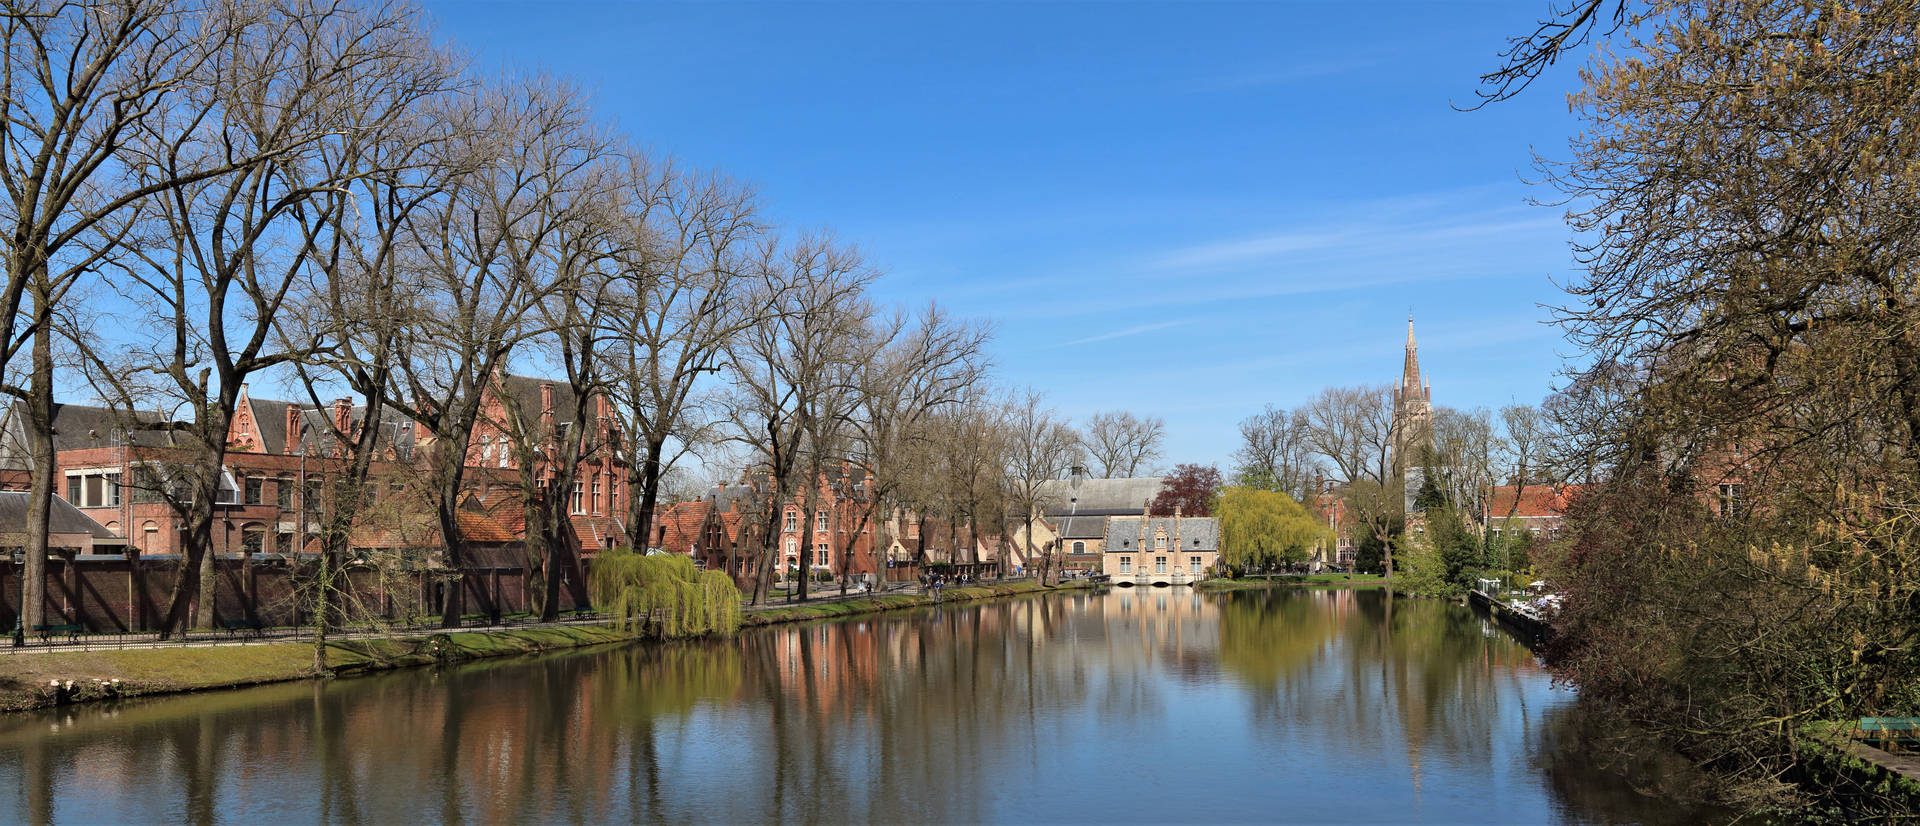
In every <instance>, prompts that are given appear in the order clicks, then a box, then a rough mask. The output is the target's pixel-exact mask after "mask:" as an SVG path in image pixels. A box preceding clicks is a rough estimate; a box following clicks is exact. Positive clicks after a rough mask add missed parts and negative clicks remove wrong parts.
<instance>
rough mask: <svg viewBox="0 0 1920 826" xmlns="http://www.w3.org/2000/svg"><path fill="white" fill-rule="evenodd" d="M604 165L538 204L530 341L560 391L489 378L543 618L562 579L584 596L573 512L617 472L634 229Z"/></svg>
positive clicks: (556, 610) (551, 613)
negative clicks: (621, 342)
mask: <svg viewBox="0 0 1920 826" xmlns="http://www.w3.org/2000/svg"><path fill="white" fill-rule="evenodd" d="M588 140H590V141H591V140H592V139H591V138H589V139H588ZM608 172H609V170H606V169H604V168H597V167H586V168H582V169H580V170H579V171H578V172H577V173H575V175H574V177H575V178H576V180H575V181H574V182H572V183H570V184H568V185H567V187H566V191H565V194H564V196H563V197H560V198H555V199H552V200H549V201H547V202H546V203H545V204H544V206H543V208H545V209H551V210H553V214H552V215H551V216H550V217H548V218H545V219H542V220H545V221H551V222H552V223H553V225H554V227H555V230H554V232H553V233H552V234H551V235H549V236H548V239H547V241H546V243H541V244H537V245H534V246H533V248H532V256H531V264H532V266H533V267H535V268H537V269H538V270H540V271H541V274H540V275H538V276H535V280H536V281H537V282H539V283H542V284H546V285H547V289H546V290H545V291H544V295H542V296H541V298H540V300H539V301H537V302H536V303H535V305H534V306H535V309H536V311H537V313H538V319H539V320H538V324H539V332H538V333H536V334H534V335H533V336H531V337H530V339H529V343H530V344H532V345H533V350H534V351H535V352H536V353H537V354H539V355H541V356H544V359H543V361H545V362H546V363H549V364H551V365H554V366H556V367H558V368H559V372H560V374H561V376H560V378H561V380H562V385H563V387H564V388H565V392H564V393H559V394H551V393H547V392H534V390H533V387H532V386H531V385H532V384H533V383H532V382H524V381H518V380H515V379H513V378H511V377H508V376H505V375H498V376H496V377H495V378H494V382H493V393H494V396H495V397H496V398H497V399H499V401H500V405H499V414H500V416H501V418H502V419H504V421H498V422H493V423H492V424H494V425H495V429H496V430H498V431H501V432H504V434H505V436H506V442H505V444H506V446H507V448H508V450H509V452H510V453H511V454H512V457H513V464H514V465H515V466H516V469H517V470H518V473H517V474H515V477H514V478H515V479H516V480H517V481H518V483H519V488H520V498H521V500H522V503H523V506H524V509H525V513H526V524H527V527H528V531H527V536H526V555H527V566H528V571H529V573H530V574H531V575H532V580H533V582H534V583H535V584H536V585H538V586H539V588H540V594H539V597H538V599H537V605H538V609H539V613H540V619H541V621H542V622H552V621H553V620H555V619H557V618H559V614H560V583H561V580H562V579H566V580H567V581H568V582H570V583H572V584H573V586H574V587H573V594H572V596H573V597H574V600H575V602H576V604H577V603H580V602H584V601H585V599H586V581H585V579H586V578H585V571H584V570H582V569H581V567H580V564H579V562H580V556H581V547H580V537H579V533H578V531H577V530H576V529H575V527H574V523H573V518H572V516H573V514H576V513H580V514H584V513H588V512H590V510H591V509H592V508H593V507H597V506H598V504H599V503H600V502H601V501H603V500H602V498H601V487H602V484H601V483H602V480H604V481H605V483H606V485H605V486H606V488H607V489H608V490H609V491H611V489H612V487H613V482H614V477H615V474H614V473H612V472H611V471H612V465H613V463H614V460H615V456H614V451H613V445H612V436H613V431H614V426H613V419H612V412H613V410H612V408H611V406H610V405H609V404H608V401H609V399H608V394H607V388H608V386H609V384H610V377H609V376H608V374H607V373H608V371H607V368H606V366H605V362H606V361H607V352H606V351H607V350H609V349H611V342H612V341H613V340H615V333H614V332H613V330H611V329H610V327H611V326H612V325H610V324H609V319H610V317H611V316H612V315H613V314H614V312H615V309H614V308H615V307H616V306H618V304H617V302H616V301H615V300H614V299H613V298H612V292H611V291H610V289H609V288H610V287H611V285H612V282H613V280H614V276H613V275H612V273H613V272H615V271H616V270H617V269H618V264H617V262H618V261H619V260H620V259H621V257H622V256H623V254H624V253H625V251H626V247H625V245H626V244H627V243H628V241H629V239H630V236H629V234H628V233H626V232H625V223H626V222H625V216H624V214H623V210H622V209H621V208H620V206H619V204H618V199H619V195H620V188H619V187H618V186H616V182H615V181H614V180H613V179H612V177H611V176H610V175H609V174H607V173H608ZM549 396H553V397H554V398H552V399H551V403H550V401H549V398H548V397H549ZM583 475H584V476H587V477H590V478H583ZM569 574H570V575H569Z"/></svg>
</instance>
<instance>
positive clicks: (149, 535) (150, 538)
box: [140, 519, 160, 551]
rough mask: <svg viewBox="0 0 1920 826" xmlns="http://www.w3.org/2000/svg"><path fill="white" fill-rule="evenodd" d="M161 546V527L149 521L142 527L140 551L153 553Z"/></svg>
mask: <svg viewBox="0 0 1920 826" xmlns="http://www.w3.org/2000/svg"><path fill="white" fill-rule="evenodd" d="M159 545H160V526H159V525H156V524H154V523H153V520H151V519H149V520H147V522H146V523H145V524H143V525H141V526H140V550H143V551H151V550H153V549H155V548H157V547H159Z"/></svg>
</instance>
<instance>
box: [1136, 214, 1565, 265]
mask: <svg viewBox="0 0 1920 826" xmlns="http://www.w3.org/2000/svg"><path fill="white" fill-rule="evenodd" d="M1560 226H1561V222H1560V219H1559V218H1557V217H1552V216H1546V215H1538V214H1536V215H1533V216H1530V217H1525V218H1516V217H1514V216H1513V215H1511V214H1507V211H1506V210H1500V211H1496V212H1493V213H1483V214H1480V215H1474V216H1467V217H1466V218H1465V219H1464V220H1453V221H1415V222H1395V221H1391V220H1377V219H1376V220H1367V221H1355V222H1349V223H1343V224H1336V225H1330V226H1322V227H1314V228H1309V229H1303V230H1286V231H1282V232H1277V233H1272V234H1268V235H1257V236H1252V237H1246V238H1233V239H1227V240H1222V241H1210V242H1207V243H1203V244H1194V245H1191V246H1186V247H1181V248H1179V249H1175V250H1173V251H1171V252H1168V253H1165V254H1163V255H1161V256H1159V257H1158V258H1156V259H1154V261H1153V265H1154V266H1155V267H1158V268H1160V269H1166V270H1195V269H1214V268H1226V267H1241V266H1251V265H1261V264H1271V263H1280V262H1283V261H1284V260H1285V259H1288V258H1291V257H1296V256H1299V255H1300V254H1302V253H1311V252H1321V251H1327V250H1345V251H1349V252H1352V253H1355V254H1370V253H1379V252H1389V251H1396V250H1406V249H1409V248H1410V247H1412V246H1414V245H1418V244H1423V243H1427V242H1435V241H1445V240H1449V239H1459V238H1476V237H1481V236H1487V235H1500V234H1503V233H1511V232H1532V231H1535V230H1542V229H1553V228H1558V227H1560Z"/></svg>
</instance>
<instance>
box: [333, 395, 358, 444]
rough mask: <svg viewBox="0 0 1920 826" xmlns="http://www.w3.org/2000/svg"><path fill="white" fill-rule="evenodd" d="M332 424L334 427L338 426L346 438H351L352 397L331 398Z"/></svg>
mask: <svg viewBox="0 0 1920 826" xmlns="http://www.w3.org/2000/svg"><path fill="white" fill-rule="evenodd" d="M333 426H334V427H335V428H338V429H339V430H340V432H341V433H342V434H345V435H346V437H347V438H349V439H351V438H353V430H352V428H353V400H352V399H334V400H333Z"/></svg>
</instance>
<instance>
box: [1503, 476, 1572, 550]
mask: <svg viewBox="0 0 1920 826" xmlns="http://www.w3.org/2000/svg"><path fill="white" fill-rule="evenodd" d="M1585 489H1586V486H1585V485H1562V484H1535V485H1525V486H1521V485H1496V486H1494V487H1493V488H1492V489H1491V490H1489V491H1488V494H1487V498H1486V504H1484V505H1482V506H1481V524H1484V525H1486V526H1487V531H1488V532H1489V533H1490V534H1491V535H1492V536H1493V537H1494V538H1495V539H1498V538H1500V537H1503V536H1513V535H1516V534H1520V533H1532V534H1533V535H1534V536H1536V537H1539V538H1541V539H1549V540H1550V539H1554V538H1555V537H1558V536H1559V535H1560V530H1561V528H1562V527H1563V526H1564V525H1565V524H1566V520H1567V507H1568V505H1569V504H1570V503H1571V502H1572V501H1573V499H1574V497H1576V496H1578V495H1579V494H1580V493H1581V492H1582V491H1584V490H1585Z"/></svg>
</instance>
